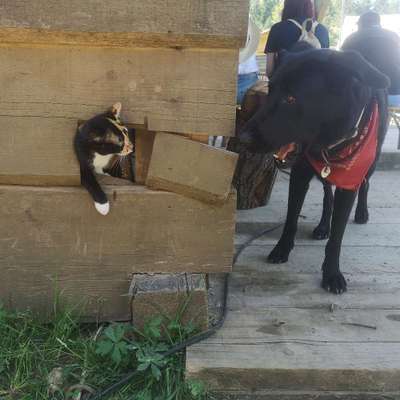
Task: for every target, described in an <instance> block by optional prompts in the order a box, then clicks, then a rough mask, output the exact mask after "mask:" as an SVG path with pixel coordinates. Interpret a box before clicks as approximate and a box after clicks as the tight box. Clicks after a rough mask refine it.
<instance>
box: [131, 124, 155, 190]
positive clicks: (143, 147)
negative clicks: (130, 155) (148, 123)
mask: <svg viewBox="0 0 400 400" xmlns="http://www.w3.org/2000/svg"><path fill="white" fill-rule="evenodd" d="M154 136H155V132H149V131H147V130H145V129H137V130H136V138H135V140H136V146H135V147H136V150H135V182H136V183H140V184H144V183H145V182H146V178H147V173H148V171H149V165H150V159H151V153H152V152H153V143H154Z"/></svg>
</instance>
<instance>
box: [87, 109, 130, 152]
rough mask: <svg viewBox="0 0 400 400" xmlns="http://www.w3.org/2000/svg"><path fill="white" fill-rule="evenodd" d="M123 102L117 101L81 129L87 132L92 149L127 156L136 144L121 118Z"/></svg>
mask: <svg viewBox="0 0 400 400" xmlns="http://www.w3.org/2000/svg"><path fill="white" fill-rule="evenodd" d="M121 108H122V106H121V103H115V104H114V105H113V106H112V107H111V108H110V109H109V110H108V111H106V112H105V113H103V114H100V115H97V116H96V117H94V118H92V119H90V120H89V121H87V122H86V123H84V124H83V125H82V126H81V127H80V128H79V129H80V131H81V132H85V133H86V135H87V136H86V137H87V138H88V144H89V146H90V148H91V150H92V151H94V152H95V153H98V154H101V155H107V154H116V155H120V156H126V155H128V154H130V153H132V152H133V150H134V146H133V143H132V141H131V140H130V137H129V133H130V132H129V130H128V128H127V127H126V126H125V125H123V124H122V123H121V121H120V119H119V117H120V113H121Z"/></svg>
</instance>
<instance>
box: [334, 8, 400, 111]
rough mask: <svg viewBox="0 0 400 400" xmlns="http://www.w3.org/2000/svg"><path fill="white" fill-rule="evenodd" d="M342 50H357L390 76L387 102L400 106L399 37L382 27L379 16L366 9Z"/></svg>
mask: <svg viewBox="0 0 400 400" xmlns="http://www.w3.org/2000/svg"><path fill="white" fill-rule="evenodd" d="M342 50H355V51H358V52H359V53H360V54H361V55H362V56H363V57H364V58H365V59H366V60H367V61H369V62H370V63H371V64H372V65H373V66H374V67H375V68H377V69H379V70H380V71H381V72H383V73H384V74H385V75H387V76H388V77H389V78H390V81H391V85H390V87H389V90H388V93H389V104H390V103H396V102H398V106H400V38H399V36H398V35H397V34H396V33H395V32H392V31H389V30H387V29H384V28H382V26H381V17H380V15H379V14H378V13H376V12H374V11H367V12H366V13H364V14H362V15H361V16H360V19H359V20H358V30H357V32H355V33H353V34H351V35H350V36H349V37H348V38H347V39H346V40H345V41H344V43H343V45H342Z"/></svg>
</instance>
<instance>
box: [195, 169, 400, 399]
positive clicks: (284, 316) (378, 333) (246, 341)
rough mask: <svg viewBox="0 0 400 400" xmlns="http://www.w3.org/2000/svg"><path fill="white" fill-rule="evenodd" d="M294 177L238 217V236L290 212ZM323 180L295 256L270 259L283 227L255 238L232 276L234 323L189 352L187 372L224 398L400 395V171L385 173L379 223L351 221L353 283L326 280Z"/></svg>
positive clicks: (347, 265)
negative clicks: (319, 225) (338, 292)
mask: <svg viewBox="0 0 400 400" xmlns="http://www.w3.org/2000/svg"><path fill="white" fill-rule="evenodd" d="M286 190H287V181H286V180H285V179H280V181H278V183H277V185H276V187H275V190H274V192H273V196H272V199H271V202H270V204H269V206H268V207H266V208H265V209H264V210H263V209H259V210H252V211H246V212H242V213H240V214H239V216H238V230H239V233H238V235H237V243H238V244H239V243H241V242H243V241H244V240H245V239H246V238H248V237H249V235H251V234H252V233H253V232H257V231H260V230H262V229H263V228H265V227H267V226H270V225H271V226H272V225H273V224H276V223H277V222H280V220H281V219H282V218H283V216H284V213H285V206H284V204H283V201H282V200H283V199H285V198H286V194H285V192H286ZM321 196H322V186H321V185H320V184H319V183H318V182H313V184H312V189H311V193H310V195H309V197H308V199H307V200H306V205H305V208H304V210H303V213H302V214H303V215H304V216H305V217H306V218H304V219H303V220H302V221H300V229H299V233H298V241H297V246H296V248H295V250H294V251H293V253H292V256H291V259H290V261H289V262H288V263H287V264H283V265H277V266H276V265H270V264H266V263H265V258H266V256H267V254H268V253H269V251H270V250H271V249H272V247H273V244H274V243H275V242H276V240H277V238H278V237H279V233H280V232H279V231H276V232H274V233H273V234H270V235H268V236H266V237H263V238H261V239H259V240H256V241H255V242H253V244H252V245H251V246H250V247H248V248H247V249H246V250H245V251H244V252H243V253H242V255H241V257H240V258H239V260H238V263H237V264H236V266H235V268H234V272H233V274H232V276H231V282H230V295H229V314H228V318H227V321H226V324H225V326H224V328H223V329H222V330H221V331H220V332H219V333H218V334H217V335H216V336H214V337H212V338H210V339H209V340H208V341H206V342H203V343H201V344H198V345H196V346H193V347H192V348H190V349H188V352H187V374H188V376H189V377H192V378H199V379H203V380H204V381H206V383H208V384H209V385H210V387H211V388H212V389H213V390H214V391H216V392H217V393H219V394H220V396H221V398H224V399H225V398H234V399H257V400H261V399H262V400H264V399H265V400H278V399H279V400H285V399H288V400H289V399H290V400H291V399H324V400H325V399H326V400H328V399H329V400H330V399H347V400H350V399H352V400H353V399H357V400H358V399H360V400H361V399H399V398H400V180H399V176H398V172H396V171H385V172H377V173H376V175H375V177H374V179H373V181H372V184H371V196H370V207H371V210H370V223H369V224H368V225H366V226H358V225H355V224H352V223H351V224H349V226H348V228H347V232H346V236H345V239H344V246H343V251H342V269H343V271H344V272H345V275H346V278H347V280H348V284H349V287H348V292H347V293H346V294H344V295H343V296H335V295H331V294H328V293H326V292H324V291H323V290H322V289H320V287H319V282H320V266H321V262H322V258H323V254H324V244H325V242H315V241H312V240H310V239H309V237H310V234H311V231H312V229H313V227H314V226H315V223H316V221H317V219H318V216H319V213H320V207H319V206H318V204H320V203H321Z"/></svg>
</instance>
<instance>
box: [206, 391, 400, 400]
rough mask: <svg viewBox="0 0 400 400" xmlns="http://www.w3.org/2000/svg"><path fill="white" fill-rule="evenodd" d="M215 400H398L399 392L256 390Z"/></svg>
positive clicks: (225, 393) (218, 396)
mask: <svg viewBox="0 0 400 400" xmlns="http://www.w3.org/2000/svg"><path fill="white" fill-rule="evenodd" d="M213 397H215V399H216V400H400V392H398V391H396V392H388V391H385V392H380V393H377V392H369V393H368V392H365V391H364V390H360V391H356V392H348V391H340V392H338V391H331V392H324V391H319V390H313V391H304V390H257V391H256V392H252V393H251V394H249V393H248V392H245V391H230V390H229V391H227V390H223V391H222V392H219V391H218V392H214V393H213Z"/></svg>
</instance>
